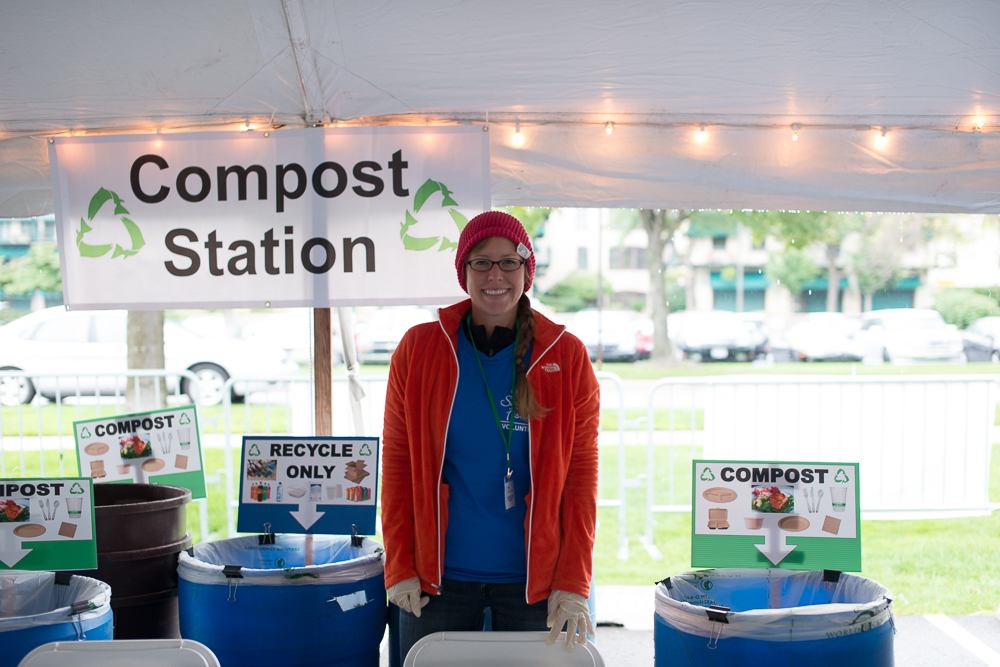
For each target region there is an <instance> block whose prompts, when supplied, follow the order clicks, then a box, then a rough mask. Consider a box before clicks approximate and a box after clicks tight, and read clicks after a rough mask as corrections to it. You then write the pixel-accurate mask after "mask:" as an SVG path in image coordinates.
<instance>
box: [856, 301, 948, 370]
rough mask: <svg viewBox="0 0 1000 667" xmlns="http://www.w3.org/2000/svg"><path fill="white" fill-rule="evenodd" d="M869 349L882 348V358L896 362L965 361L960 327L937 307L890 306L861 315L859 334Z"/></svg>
mask: <svg viewBox="0 0 1000 667" xmlns="http://www.w3.org/2000/svg"><path fill="white" fill-rule="evenodd" d="M858 338H859V340H861V341H862V343H863V345H864V347H865V348H866V349H869V348H879V347H880V348H881V349H882V358H883V359H884V360H885V361H891V362H894V363H908V362H909V363H913V362H938V363H964V362H965V361H966V357H965V352H964V350H963V347H964V343H963V341H962V335H961V334H960V333H959V331H958V327H956V326H955V325H954V324H948V323H946V322H945V321H944V318H943V317H941V313H939V312H937V311H936V310H927V309H924V308H887V309H885V310H873V311H870V312H867V313H864V314H863V315H862V316H861V333H860V334H859V335H858Z"/></svg>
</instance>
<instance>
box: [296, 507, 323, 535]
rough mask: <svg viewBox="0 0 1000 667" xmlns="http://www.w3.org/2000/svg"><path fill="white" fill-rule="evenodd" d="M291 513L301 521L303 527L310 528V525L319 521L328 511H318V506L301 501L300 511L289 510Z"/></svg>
mask: <svg viewBox="0 0 1000 667" xmlns="http://www.w3.org/2000/svg"><path fill="white" fill-rule="evenodd" d="M289 514H291V515H292V517H294V518H295V520H296V521H298V522H299V524H300V525H301V526H302V528H303V529H305V530H309V528H310V526H312V525H313V524H314V523H316V522H317V521H319V519H320V517H322V516H323V515H324V514H326V512H317V511H316V506H315V505H313V504H312V503H299V509H298V511H297V512H289Z"/></svg>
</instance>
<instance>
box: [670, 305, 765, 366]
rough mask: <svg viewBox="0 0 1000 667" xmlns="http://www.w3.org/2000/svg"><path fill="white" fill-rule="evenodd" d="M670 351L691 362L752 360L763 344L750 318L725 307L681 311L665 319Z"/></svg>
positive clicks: (758, 331)
mask: <svg viewBox="0 0 1000 667" xmlns="http://www.w3.org/2000/svg"><path fill="white" fill-rule="evenodd" d="M667 334H668V335H669V336H670V339H671V340H672V341H673V343H674V354H675V355H676V356H677V357H678V358H681V359H691V360H693V361H752V360H753V359H754V358H756V357H757V356H758V355H759V354H761V352H762V350H763V349H764V346H765V345H766V343H767V337H766V335H765V334H764V332H763V331H762V330H761V328H760V327H758V326H757V325H756V324H755V323H753V322H752V321H748V320H747V319H744V318H743V317H741V316H740V315H739V314H737V313H734V312H731V311H727V310H706V311H684V312H682V313H677V314H676V315H671V316H670V317H668V320H667Z"/></svg>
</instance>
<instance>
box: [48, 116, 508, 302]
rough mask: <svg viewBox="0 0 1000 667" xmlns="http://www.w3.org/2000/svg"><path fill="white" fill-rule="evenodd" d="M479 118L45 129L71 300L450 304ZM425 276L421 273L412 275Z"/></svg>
mask: <svg viewBox="0 0 1000 667" xmlns="http://www.w3.org/2000/svg"><path fill="white" fill-rule="evenodd" d="M487 137H488V134H487V133H486V132H484V131H483V128H482V127H471V126H468V127H438V128H428V127H419V128H401V127H380V128H327V129H318V128H317V129H308V130H280V131H269V132H260V131H249V132H224V133H194V134H167V135H118V136H95V137H65V138H63V137H60V138H55V139H52V140H50V144H49V164H50V166H51V171H52V184H53V194H54V198H55V210H56V224H57V225H58V234H57V237H58V240H59V255H60V261H61V267H62V282H63V298H64V299H65V302H66V304H67V305H68V306H70V307H72V308H140V309H141V308H146V309H149V308H156V309H164V308H222V307H255V308H262V307H267V306H271V307H279V306H282V307H285V306H312V307H329V306H351V305H394V304H435V303H452V302H454V301H457V300H458V299H460V298H461V297H463V296H464V294H463V293H462V291H461V290H460V289H459V287H458V284H457V283H456V282H455V268H454V261H455V252H456V249H457V247H458V237H459V234H460V233H461V231H462V229H463V228H464V227H465V225H466V223H467V222H468V220H469V218H470V217H472V216H473V215H476V214H477V213H481V212H482V211H484V210H486V209H488V208H489V205H490V179H489V143H488V140H487ZM415 275H419V276H420V279H419V280H414V279H413V277H414V276H415Z"/></svg>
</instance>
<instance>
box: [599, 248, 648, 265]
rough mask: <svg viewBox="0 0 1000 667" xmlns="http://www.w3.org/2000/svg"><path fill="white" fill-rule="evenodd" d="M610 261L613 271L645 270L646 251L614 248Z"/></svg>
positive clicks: (643, 249)
mask: <svg viewBox="0 0 1000 667" xmlns="http://www.w3.org/2000/svg"><path fill="white" fill-rule="evenodd" d="M608 260H609V264H610V267H611V268H612V269H645V268H646V249H645V248H620V247H613V248H611V256H610V257H609V258H608Z"/></svg>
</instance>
